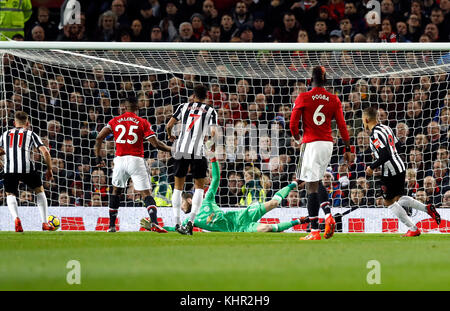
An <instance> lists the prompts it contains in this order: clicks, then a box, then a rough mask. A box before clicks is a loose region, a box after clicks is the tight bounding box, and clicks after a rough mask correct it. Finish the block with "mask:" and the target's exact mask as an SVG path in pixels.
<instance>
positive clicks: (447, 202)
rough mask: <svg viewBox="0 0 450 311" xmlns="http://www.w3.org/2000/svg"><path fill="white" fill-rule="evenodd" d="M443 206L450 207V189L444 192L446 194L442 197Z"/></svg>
mask: <svg viewBox="0 0 450 311" xmlns="http://www.w3.org/2000/svg"><path fill="white" fill-rule="evenodd" d="M441 207H442V208H450V190H447V191H446V192H445V193H444V196H443V198H442V206H441Z"/></svg>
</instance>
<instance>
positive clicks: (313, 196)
mask: <svg viewBox="0 0 450 311" xmlns="http://www.w3.org/2000/svg"><path fill="white" fill-rule="evenodd" d="M307 207H308V215H309V219H310V220H311V230H318V229H319V208H320V206H319V194H318V193H317V192H314V193H310V194H308V204H307Z"/></svg>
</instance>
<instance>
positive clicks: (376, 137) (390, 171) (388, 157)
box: [370, 124, 406, 176]
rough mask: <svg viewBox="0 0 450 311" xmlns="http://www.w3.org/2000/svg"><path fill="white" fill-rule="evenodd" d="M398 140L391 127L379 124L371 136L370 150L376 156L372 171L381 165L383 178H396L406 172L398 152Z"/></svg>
mask: <svg viewBox="0 0 450 311" xmlns="http://www.w3.org/2000/svg"><path fill="white" fill-rule="evenodd" d="M397 143H398V139H397V137H396V136H395V134H394V132H393V131H392V129H391V128H390V127H389V126H386V125H383V124H377V125H376V126H375V127H374V128H373V129H372V133H371V135H370V149H371V150H372V152H373V154H374V156H375V162H373V163H372V164H371V165H370V167H371V168H372V169H374V168H377V167H378V166H380V165H381V173H382V175H383V176H395V175H397V174H400V173H402V172H404V171H405V170H406V167H405V164H404V163H403V160H402V158H401V157H400V155H399V153H398V152H397V146H396V145H398V144H397Z"/></svg>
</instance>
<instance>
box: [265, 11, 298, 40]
mask: <svg viewBox="0 0 450 311" xmlns="http://www.w3.org/2000/svg"><path fill="white" fill-rule="evenodd" d="M299 30H300V26H299V24H298V22H297V19H296V17H295V15H294V14H293V13H290V12H286V13H284V14H283V25H282V26H280V27H277V28H275V30H274V32H273V34H272V36H273V39H274V40H275V41H276V42H297V37H298V31H299Z"/></svg>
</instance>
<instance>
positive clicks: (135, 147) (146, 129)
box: [108, 112, 155, 158]
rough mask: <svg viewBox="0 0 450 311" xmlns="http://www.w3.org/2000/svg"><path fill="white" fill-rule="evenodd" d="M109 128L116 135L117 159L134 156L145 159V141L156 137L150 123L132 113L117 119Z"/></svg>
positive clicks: (112, 121) (111, 122)
mask: <svg viewBox="0 0 450 311" xmlns="http://www.w3.org/2000/svg"><path fill="white" fill-rule="evenodd" d="M108 126H109V128H110V129H111V130H112V131H113V133H114V141H115V142H116V156H117V157H120V156H126V155H132V156H136V157H142V158H143V157H144V139H148V138H150V137H152V136H154V135H155V133H154V132H153V131H152V129H151V125H150V122H148V121H147V120H145V119H143V118H141V117H138V116H137V115H136V114H134V113H132V112H125V113H124V114H122V115H120V116H118V117H115V118H114V119H112V120H111V121H109V122H108Z"/></svg>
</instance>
